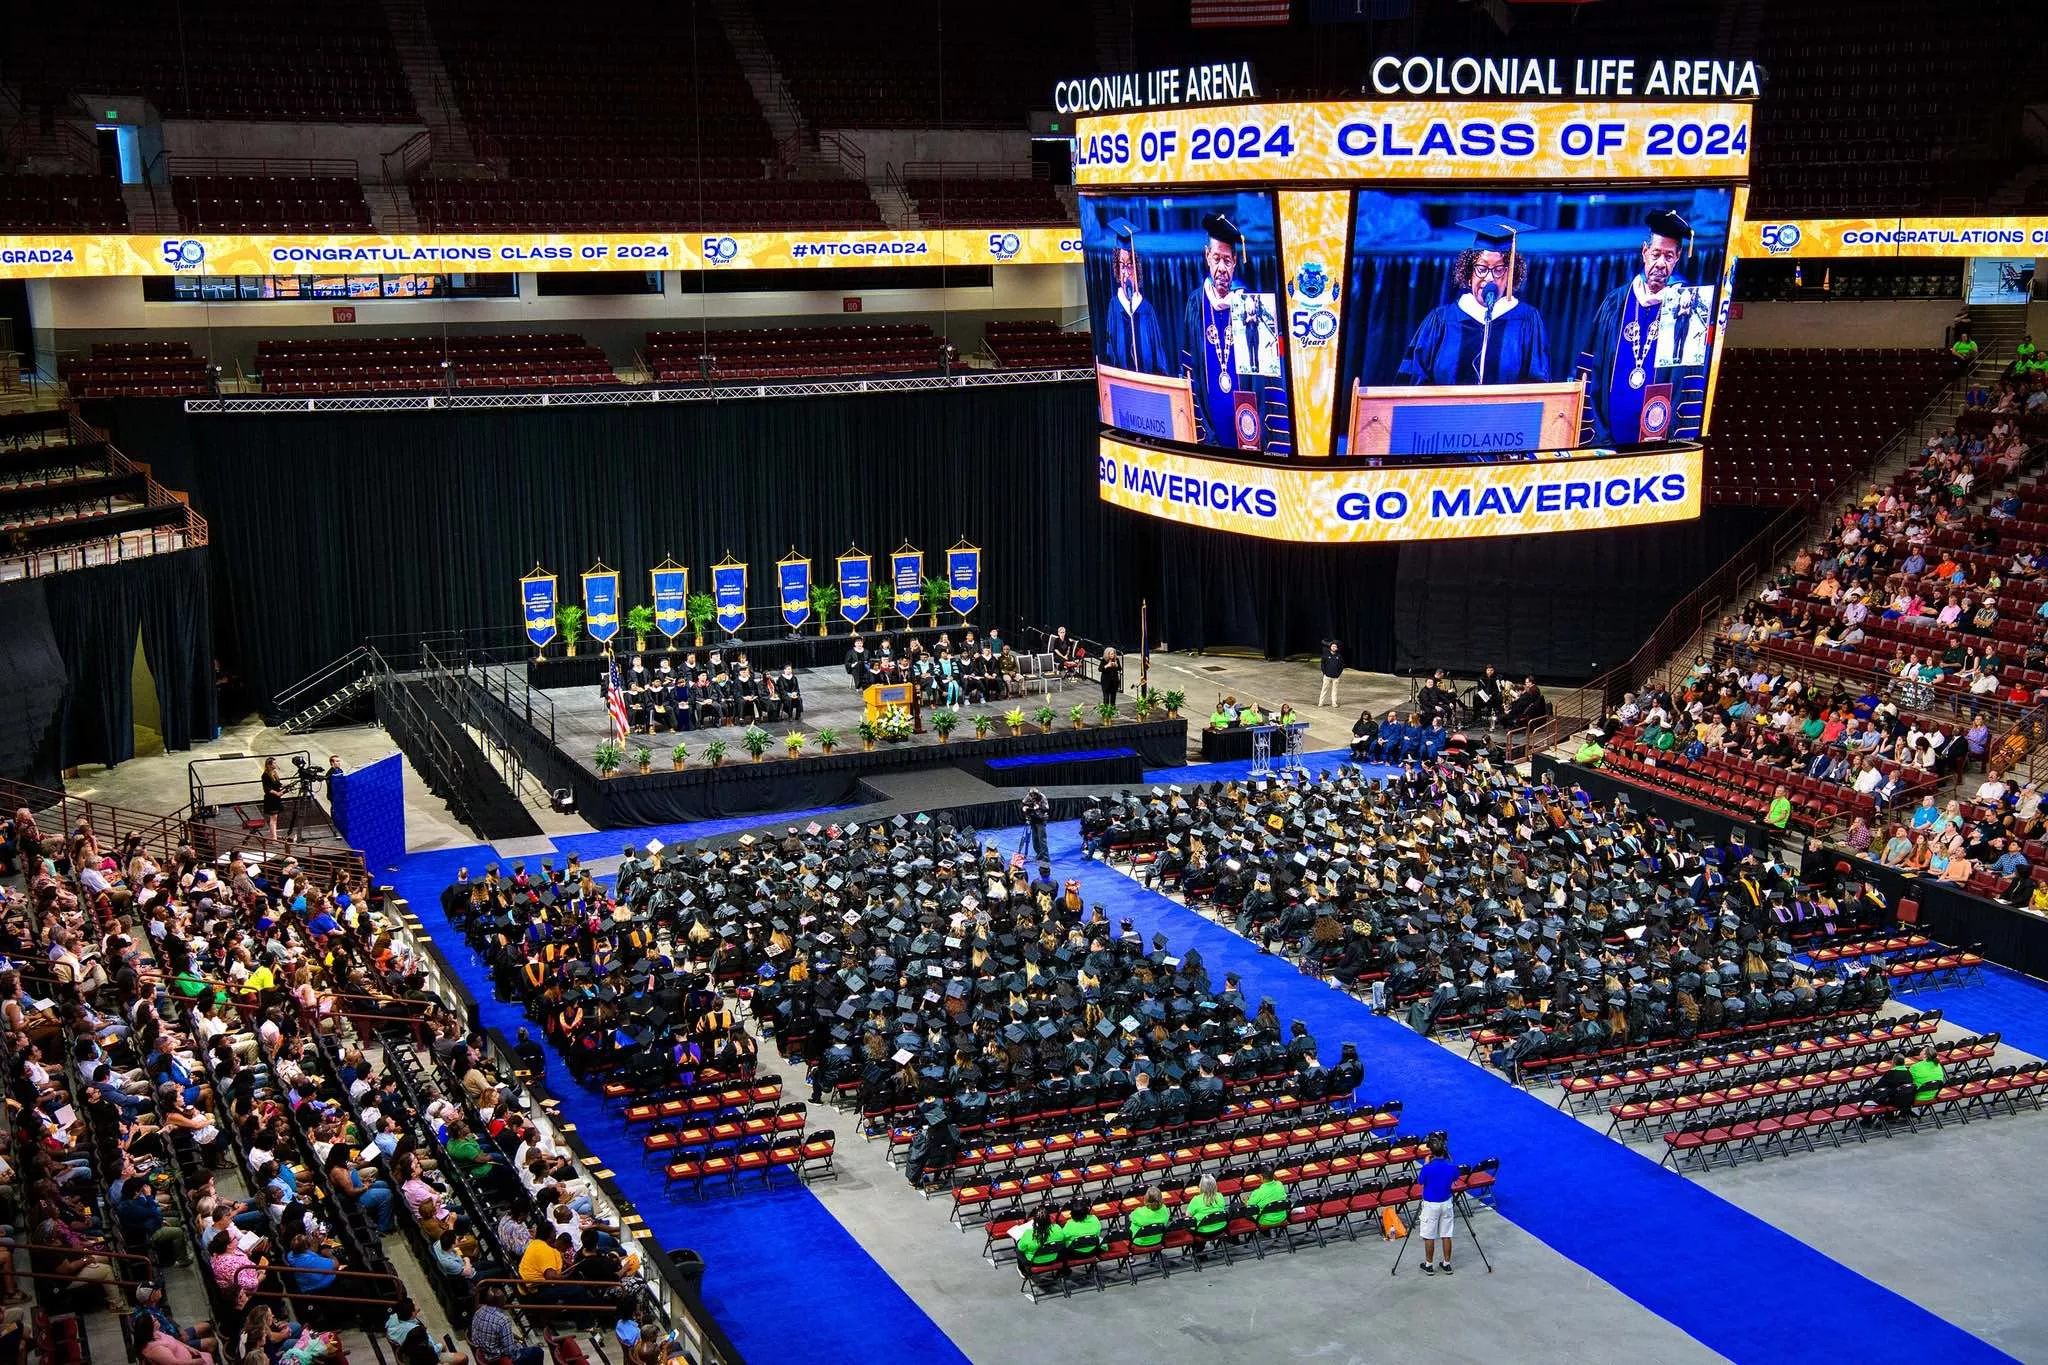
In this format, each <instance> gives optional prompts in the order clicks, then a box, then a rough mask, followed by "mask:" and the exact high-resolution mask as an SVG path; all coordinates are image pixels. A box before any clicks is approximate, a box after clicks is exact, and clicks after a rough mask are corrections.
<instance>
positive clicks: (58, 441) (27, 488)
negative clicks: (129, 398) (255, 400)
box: [0, 411, 204, 579]
mask: <svg viewBox="0 0 2048 1365" xmlns="http://www.w3.org/2000/svg"><path fill="white" fill-rule="evenodd" d="M203 525H204V523H202V522H198V521H197V519H196V518H192V517H190V515H189V509H188V508H187V507H186V506H185V504H183V503H181V502H179V501H177V500H176V499H174V498H172V497H171V496H170V495H169V494H168V493H166V492H165V491H164V490H163V489H162V488H160V487H158V486H157V485H155V484H153V483H151V482H150V479H149V475H148V473H147V472H146V471H144V470H142V469H140V468H138V467H137V466H136V465H135V464H134V463H133V462H131V461H130V460H128V458H127V457H125V456H124V455H122V454H121V453H120V452H119V451H117V450H115V449H114V448H113V447H111V446H109V445H108V444H107V443H106V441H105V440H104V439H102V438H101V436H100V433H98V432H96V431H94V430H93V429H91V428H89V427H87V426H86V425H85V424H84V423H82V422H78V421H76V420H75V419H72V418H70V417H68V416H67V415H66V414H65V413H63V412H61V411H58V412H48V413H21V414H18V415H16V416H14V417H11V418H9V419H7V421H6V424H5V425H4V427H0V540H4V542H5V545H6V555H5V557H4V558H0V579H13V578H17V577H21V576H22V575H24V574H27V573H37V574H43V573H54V572H58V571H60V570H63V569H70V568H82V567H86V566H87V565H89V564H104V563H108V562H111V561H112V560H114V559H118V558H126V557H130V556H133V555H139V554H150V553H155V552H159V551H166V550H173V549H182V548H183V547H184V546H185V545H186V544H187V543H188V538H189V536H188V533H190V532H192V531H194V530H195V529H196V528H200V527H203ZM195 543H204V542H203V539H201V540H200V541H198V542H195Z"/></svg>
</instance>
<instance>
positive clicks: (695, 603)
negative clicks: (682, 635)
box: [683, 592, 718, 649]
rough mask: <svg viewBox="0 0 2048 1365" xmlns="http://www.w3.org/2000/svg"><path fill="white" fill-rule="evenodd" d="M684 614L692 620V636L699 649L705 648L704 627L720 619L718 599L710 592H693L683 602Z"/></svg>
mask: <svg viewBox="0 0 2048 1365" xmlns="http://www.w3.org/2000/svg"><path fill="white" fill-rule="evenodd" d="M683 614H684V615H686V616H688V617H689V618H690V635H691V638H692V639H694V640H695V641H696V643H697V648H699V649H702V648H704V627H706V626H708V625H710V624H711V623H712V622H713V621H715V620H716V619H718V599H717V598H715V597H713V596H712V595H711V594H710V593H708V592H693V593H691V594H690V595H689V597H688V598H687V599H685V600H684V602H683Z"/></svg>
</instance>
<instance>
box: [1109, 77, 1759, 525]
mask: <svg viewBox="0 0 2048 1365" xmlns="http://www.w3.org/2000/svg"><path fill="white" fill-rule="evenodd" d="M1747 118H1748V109H1747V106H1741V105H1736V106H1728V105H1712V106H1696V107H1679V108H1675V109H1674V108H1664V107H1651V106H1642V105H1620V106H1612V107H1609V108H1606V109H1589V108H1587V107H1585V106H1535V107H1531V108H1529V109H1508V108H1489V109H1486V110H1473V109H1470V108H1466V107H1463V106H1446V105H1431V104H1419V105H1418V104H1403V105H1398V106H1385V105H1308V106H1303V105H1293V106H1287V105H1281V106H1248V107H1246V108H1243V109H1233V110H1175V111H1164V112H1161V113H1158V114H1154V115H1151V116H1135V115H1132V116H1122V117H1121V118H1119V119H1115V120H1102V121H1100V123H1101V125H1102V126H1101V127H1100V128H1099V129H1098V128H1095V127H1094V126H1093V125H1094V124H1095V123H1096V122H1097V121H1084V122H1083V125H1082V130H1081V135H1080V153H1079V161H1078V163H1077V164H1078V166H1079V167H1080V176H1079V178H1080V180H1081V182H1082V185H1083V195H1082V199H1081V239H1082V250H1083V260H1084V270H1085V274H1086V286H1087V292H1088V300H1089V311H1090V317H1091V326H1092V328H1093V332H1094V337H1095V349H1096V361H1097V367H1098V381H1097V389H1098V399H1099V405H1100V414H1101V420H1102V425H1103V429H1104V430H1103V442H1102V449H1101V452H1100V470H1099V473H1100V475H1101V483H1102V496H1103V497H1104V498H1105V499H1106V500H1108V501H1111V502H1116V503H1119V504H1120V505H1123V506H1126V507H1131V508H1134V509H1136V510H1141V511H1145V512H1148V513H1150V514H1152V515H1155V516H1160V517H1164V518H1167V519H1171V520H1176V521H1181V522H1184V523H1187V524H1191V525H1202V526H1210V527H1215V528H1219V529H1228V530H1233V531H1238V532H1241V533H1245V534H1251V535H1259V536H1265V537H1268V538H1275V539H1288V540H1314V541H1329V540H1398V539H1419V538H1430V537H1438V536H1475V535H1508V534H1526V533H1531V532H1540V531H1552V530H1574V529H1590V528H1596V527H1609V526H1620V525H1639V524H1646V523H1654V522H1665V521H1675V520H1682V519H1686V518H1690V517H1695V516H1697V515H1698V514H1699V475H1700V455H1699V449H1698V445H1697V439H1698V438H1699V437H1700V436H1701V434H1702V433H1703V432H1704V430H1705V426H1706V421H1707V412H1708V405H1709V400H1710V395H1711V392H1712V376H1713V368H1714V364H1715V360H1716V358H1717V356H1718V354H1719V348H1720V343H1721V338H1722V331H1723V328H1724V325H1725V321H1726V305H1727V280H1728V270H1729V265H1730V244H1731V241H1732V240H1733V236H1734V232H1735V229H1736V227H1737V225H1738V223H1739V216H1740V211H1741V198H1742V192H1741V189H1740V186H1739V184H1738V183H1737V181H1738V178H1739V176H1740V175H1741V174H1742V173H1743V172H1744V171H1746V166H1747V155H1746V154H1747V148H1748V124H1747ZM1232 126H1234V127H1236V128H1237V129H1238V133H1237V135H1236V136H1235V137H1233V138H1231V139H1228V141H1229V143H1230V145H1231V146H1232V147H1233V148H1234V149H1236V150H1237V151H1239V152H1242V150H1243V149H1244V148H1246V147H1251V148H1254V149H1255V151H1256V153H1257V155H1255V156H1254V157H1253V158H1251V160H1252V162H1253V163H1255V164H1249V165H1248V164H1247V163H1246V161H1245V159H1244V158H1242V157H1241V156H1240V157H1237V158H1233V159H1231V160H1230V161H1229V162H1228V163H1227V164H1226V163H1225V162H1224V161H1223V160H1222V159H1220V158H1219V157H1218V156H1217V154H1216V150H1215V149H1216V148H1218V147H1221V146H1223V145H1224V143H1225V141H1226V139H1223V138H1222V137H1221V135H1220V134H1216V133H1214V132H1213V131H1212V132H1211V133H1210V135H1209V136H1208V137H1207V138H1202V139H1200V140H1201V141H1202V142H1203V143H1204V145H1205V146H1206V148H1207V150H1208V155H1206V156H1196V155H1192V154H1190V153H1189V152H1188V150H1187V148H1188V145H1189V143H1190V142H1191V141H1193V140H1195V139H1196V138H1197V136H1198V135H1199V134H1200V132H1201V131H1202V130H1203V129H1204V128H1205V127H1209V128H1211V129H1213V128H1217V127H1232ZM1475 129H1478V130H1480V132H1483V133H1484V136H1481V135H1480V132H1475V131H1474V130H1475ZM1318 139H1320V140H1318ZM1510 141H1512V143H1513V146H1514V149H1515V150H1516V151H1517V152H1518V153H1520V155H1519V157H1517V156H1510V155H1508V154H1507V153H1506V152H1505V151H1504V150H1503V149H1504V148H1505V147H1506V146H1507V145H1508V144H1509V142H1510ZM1432 145H1433V146H1436V147H1437V148H1438V149H1439V151H1440V155H1439V156H1437V157H1436V159H1435V160H1431V159H1430V158H1428V157H1425V156H1422V155H1421V154H1420V153H1421V150H1422V149H1423V148H1426V147H1429V146H1432ZM1594 147H1598V148H1604V149H1605V151H1604V153H1601V154H1594V153H1593V152H1590V151H1586V150H1585V149H1587V148H1594ZM1397 148H1400V149H1406V150H1408V151H1413V152H1415V153H1417V155H1416V157H1415V158H1414V159H1411V160H1407V161H1390V160H1389V159H1388V158H1389V157H1390V156H1391V155H1393V153H1394V150H1395V149H1397ZM1148 151H1149V155H1148ZM1354 170H1356V171H1359V172H1363V174H1357V173H1352V172H1353V171H1354ZM1258 180H1270V181H1271V182H1272V183H1270V184H1257V183H1248V182H1252V181H1258ZM1318 182H1320V183H1318Z"/></svg>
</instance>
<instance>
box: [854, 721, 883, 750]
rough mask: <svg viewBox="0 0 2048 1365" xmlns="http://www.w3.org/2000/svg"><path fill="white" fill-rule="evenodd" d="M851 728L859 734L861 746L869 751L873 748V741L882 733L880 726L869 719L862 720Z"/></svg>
mask: <svg viewBox="0 0 2048 1365" xmlns="http://www.w3.org/2000/svg"><path fill="white" fill-rule="evenodd" d="M853 729H854V733H855V734H857V735H859V736H860V744H861V748H863V749H867V750H869V751H872V750H873V749H874V747H875V741H876V740H877V739H879V738H881V735H882V728H881V727H880V726H879V725H876V724H875V723H874V722H873V721H871V720H864V721H862V722H861V723H860V724H859V725H856V726H854V727H853Z"/></svg>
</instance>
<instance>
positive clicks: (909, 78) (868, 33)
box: [756, 0, 1355, 128]
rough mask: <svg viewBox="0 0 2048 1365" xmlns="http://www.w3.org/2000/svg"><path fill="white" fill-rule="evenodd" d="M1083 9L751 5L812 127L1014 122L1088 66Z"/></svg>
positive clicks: (1063, 5)
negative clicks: (1024, 12) (1021, 11)
mask: <svg viewBox="0 0 2048 1365" xmlns="http://www.w3.org/2000/svg"><path fill="white" fill-rule="evenodd" d="M1090 9H1091V7H1090V6H1088V5H1085V4H1082V3H1080V0H1054V3H1052V4H1049V5H1043V6H1039V7H1036V8H1034V9H1033V10H1032V11H1031V12H1030V15H1029V17H1028V18H1025V19H1023V20H1022V21H1021V22H1020V16H1019V15H1017V14H1016V13H1014V12H1011V11H1006V10H1001V9H991V8H989V7H987V6H985V5H976V4H972V3H962V0H946V2H945V3H942V4H940V5H937V6H933V5H867V6H858V5H842V4H835V3H832V0H777V2H776V3H775V4H774V5H773V6H766V5H763V6H758V7H757V8H756V13H757V14H759V15H760V17H761V20H762V24H761V27H762V30H763V31H764V32H765V33H766V34H767V37H768V45H769V47H770V48H772V49H773V50H774V53H775V57H776V59H777V61H778V62H779V63H780V65H781V67H782V72H783V75H784V76H785V77H787V78H788V80H789V84H790V87H791V89H792V90H793V91H794V92H795V94H796V99H797V103H798V104H799V105H801V106H802V108H803V111H804V114H805V115H806V116H807V117H808V118H809V119H810V121H811V123H812V124H813V125H814V126H816V127H819V128H892V127H893V128H900V127H923V126H930V127H943V126H954V127H957V126H963V125H965V126H984V127H987V126H996V127H1007V128H1020V127H1022V126H1023V123H1024V118H1025V115H1027V114H1028V113H1029V112H1030V111H1031V110H1033V109H1040V108H1044V107H1045V104H1046V97H1047V92H1049V91H1050V90H1051V89H1052V86H1053V82H1054V81H1056V80H1059V79H1061V78H1062V77H1067V76H1072V75H1074V74H1075V73H1077V72H1082V71H1090V70H1094V69H1095V67H1094V40H1093V34H1094V31H1095V20H1094V17H1093V15H1092V14H1091V13H1090ZM1180 22H1181V23H1183V24H1184V23H1185V22H1186V11H1185V9H1183V10H1182V13H1181V18H1180ZM1354 79H1355V77H1354Z"/></svg>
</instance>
